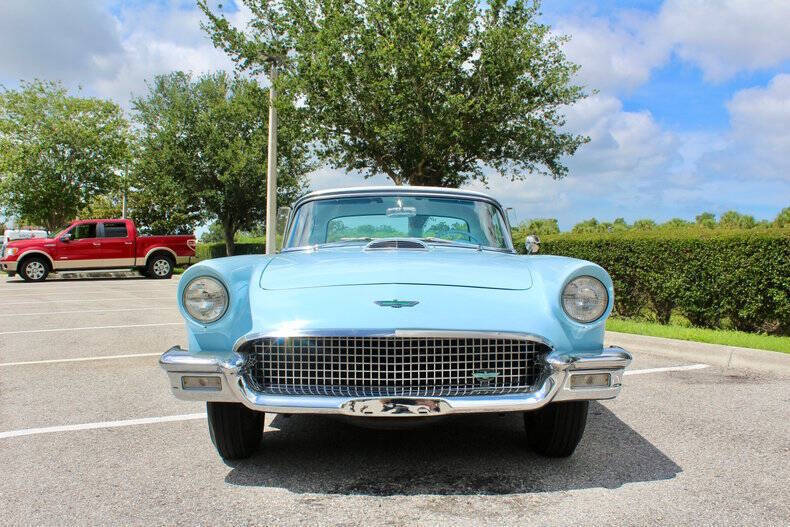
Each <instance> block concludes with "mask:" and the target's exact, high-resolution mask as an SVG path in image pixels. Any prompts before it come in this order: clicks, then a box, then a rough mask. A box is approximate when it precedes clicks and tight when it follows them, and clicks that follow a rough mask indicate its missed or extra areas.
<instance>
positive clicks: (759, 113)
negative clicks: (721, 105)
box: [727, 74, 790, 181]
mask: <svg viewBox="0 0 790 527" xmlns="http://www.w3.org/2000/svg"><path fill="white" fill-rule="evenodd" d="M727 110H728V111H729V112H730V121H731V123H732V138H733V143H735V144H737V145H738V147H739V149H749V150H751V152H752V153H753V154H754V156H753V157H752V159H751V160H750V164H751V165H752V169H754V168H755V166H757V167H759V170H755V172H760V173H762V174H763V175H764V176H771V177H779V178H783V179H786V180H788V181H790V156H789V155H788V152H790V74H779V75H777V76H775V77H774V78H773V79H772V80H771V82H770V83H769V84H768V86H766V87H765V88H760V87H758V88H749V89H745V90H741V91H739V92H737V93H736V94H735V95H734V96H733V97H732V99H731V100H730V101H729V102H728V103H727Z"/></svg>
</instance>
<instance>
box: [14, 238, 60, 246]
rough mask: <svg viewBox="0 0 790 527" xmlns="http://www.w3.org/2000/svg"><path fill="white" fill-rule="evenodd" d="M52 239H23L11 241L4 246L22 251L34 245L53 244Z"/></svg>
mask: <svg viewBox="0 0 790 527" xmlns="http://www.w3.org/2000/svg"><path fill="white" fill-rule="evenodd" d="M54 241H55V240H54V238H24V239H21V240H13V241H10V242H8V243H7V244H6V247H18V248H20V249H24V248H26V247H31V246H34V245H42V244H44V243H47V242H49V243H51V242H54Z"/></svg>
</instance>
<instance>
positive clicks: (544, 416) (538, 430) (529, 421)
mask: <svg viewBox="0 0 790 527" xmlns="http://www.w3.org/2000/svg"><path fill="white" fill-rule="evenodd" d="M589 406H590V401H566V402H560V403H551V404H548V405H546V406H544V407H543V408H541V409H539V410H533V411H530V412H524V427H525V429H526V432H527V441H528V442H529V445H530V446H531V447H532V449H533V450H534V451H535V452H537V453H538V454H540V455H542V456H546V457H568V456H570V455H571V454H573V451H574V450H576V445H578V444H579V441H581V438H582V435H584V427H585V426H586V424H587V410H588V409H589Z"/></svg>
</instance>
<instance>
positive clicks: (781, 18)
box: [554, 0, 790, 93]
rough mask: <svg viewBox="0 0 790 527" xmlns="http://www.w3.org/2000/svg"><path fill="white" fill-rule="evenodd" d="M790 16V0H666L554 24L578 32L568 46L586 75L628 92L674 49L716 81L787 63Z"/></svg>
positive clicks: (591, 81) (594, 84)
mask: <svg viewBox="0 0 790 527" xmlns="http://www.w3.org/2000/svg"><path fill="white" fill-rule="evenodd" d="M789 20H790V1H788V0H762V1H760V2H759V3H758V2H755V1H754V0H720V1H716V2H712V1H708V0H667V1H666V2H664V4H663V5H662V6H661V8H660V10H659V11H658V13H655V14H654V13H650V12H647V11H638V10H621V11H618V12H616V13H614V14H613V15H612V17H602V16H591V15H590V14H589V13H582V14H581V15H579V14H574V15H571V16H567V17H564V18H563V17H561V18H560V19H559V20H558V21H557V23H556V24H555V26H554V29H555V31H556V32H557V33H558V34H565V35H570V36H571V41H570V42H569V43H568V44H567V45H566V47H565V50H566V53H567V55H568V57H569V58H570V59H571V60H573V61H574V62H576V63H577V64H580V65H581V66H582V68H581V71H580V72H579V80H580V81H581V82H582V83H584V84H585V85H587V86H589V87H590V88H594V89H598V90H601V91H602V92H604V93H621V92H628V91H629V90H632V89H634V88H636V87H638V86H641V85H642V84H645V83H646V82H648V80H649V79H650V74H651V72H652V71H653V70H654V69H655V68H657V67H661V66H662V65H663V64H665V63H666V61H667V60H668V58H669V57H670V56H671V55H672V54H673V53H674V54H675V55H676V56H677V57H679V58H680V59H681V60H683V61H686V62H688V63H691V64H694V65H696V66H697V67H699V68H700V69H701V70H702V72H703V75H704V77H705V79H706V80H708V81H713V82H720V81H724V80H726V79H728V78H730V77H732V76H733V75H735V74H737V73H739V72H741V71H756V70H761V69H768V68H772V67H777V66H780V65H781V64H783V63H784V62H785V61H787V60H790V30H788V26H787V24H788V21H789Z"/></svg>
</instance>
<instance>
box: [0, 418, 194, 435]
mask: <svg viewBox="0 0 790 527" xmlns="http://www.w3.org/2000/svg"><path fill="white" fill-rule="evenodd" d="M205 417H206V414H205V413H200V414H182V415H167V416H164V417H143V418H142V419H127V420H125V421H100V422H98V423H83V424H79V425H63V426H47V427H44V428H26V429H23V430H11V431H10V432H0V439H6V438H9V437H20V436H32V435H37V434H51V433H54V432H77V431H79V430H95V429H97V428H119V427H121V426H136V425H149V424H153V423H171V422H174V421H190V420H193V419H205Z"/></svg>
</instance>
